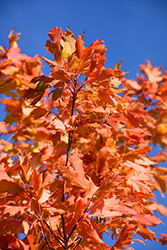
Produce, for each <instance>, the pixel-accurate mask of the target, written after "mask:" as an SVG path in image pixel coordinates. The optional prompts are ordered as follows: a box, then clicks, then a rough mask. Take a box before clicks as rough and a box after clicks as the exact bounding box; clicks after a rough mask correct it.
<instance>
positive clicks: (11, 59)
mask: <svg viewBox="0 0 167 250" xmlns="http://www.w3.org/2000/svg"><path fill="white" fill-rule="evenodd" d="M18 35H19V34H15V35H14V34H13V30H12V31H10V33H9V48H8V49H6V48H4V47H3V46H0V60H1V61H0V95H1V104H3V105H4V107H5V117H4V120H3V121H2V120H1V122H0V133H1V144H0V149H1V156H0V157H1V158H0V161H1V164H0V249H3V250H4V249H20V250H28V249H32V250H35V249H70V250H74V249H76V250H81V249H111V250H121V249H124V248H126V249H132V245H131V244H132V240H133V241H134V239H133V236H134V235H136V236H137V235H138V236H141V237H142V238H143V240H141V237H139V238H140V239H139V241H141V242H143V244H145V243H144V241H145V240H146V239H149V240H155V241H159V242H160V243H161V244H163V245H164V244H167V235H165V234H162V235H161V236H160V238H158V239H157V238H156V235H155V233H154V232H153V231H152V228H151V227H150V226H157V225H158V224H160V223H162V222H161V220H160V219H159V218H157V217H156V216H155V215H154V212H155V211H159V213H160V214H163V215H166V216H167V208H166V207H165V206H163V205H161V204H158V203H157V202H156V199H155V194H154V191H156V190H158V191H159V192H160V193H161V195H162V196H163V193H164V192H166V191H167V183H166V180H167V169H166V168H165V167H162V166H161V165H160V163H161V162H165V161H166V159H167V153H166V148H167V71H166V72H165V73H164V74H162V72H161V67H155V68H153V66H152V65H151V63H150V62H149V61H147V63H146V65H141V66H140V70H141V74H140V75H137V81H135V80H130V79H127V78H126V76H125V74H126V72H123V71H122V70H121V62H120V63H118V64H117V65H115V66H114V68H113V69H110V68H105V67H104V64H105V62H106V55H105V52H106V46H105V45H104V43H103V41H101V40H96V41H95V42H93V43H92V44H91V45H90V46H89V47H85V46H84V34H83V35H81V36H80V35H79V36H78V37H77V39H75V37H74V34H73V33H72V32H71V31H70V30H69V29H67V31H66V32H64V33H63V32H62V30H61V28H53V29H51V30H50V32H49V34H48V35H49V38H50V40H48V41H47V42H46V50H47V51H49V52H50V53H52V54H53V56H54V59H53V61H52V60H49V59H47V58H44V57H38V56H34V57H33V58H32V57H29V56H27V55H25V54H21V53H20V49H19V47H18V45H17V40H18ZM43 60H44V61H45V62H46V63H47V64H48V65H49V67H50V68H51V70H50V74H49V75H48V76H44V75H43V74H42V71H41V65H42V61H43ZM127 75H128V74H127ZM156 144H159V146H160V147H161V148H162V150H161V152H160V153H159V154H157V155H154V156H150V152H151V151H152V150H153V148H154V146H155V145H156ZM108 229H109V231H108ZM104 232H106V233H108V234H109V233H110V232H111V240H110V243H109V245H107V244H106V243H105V242H104V241H103V233H104ZM21 233H22V235H23V236H24V237H21ZM21 238H23V239H21Z"/></svg>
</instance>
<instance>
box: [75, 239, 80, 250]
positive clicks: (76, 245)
mask: <svg viewBox="0 0 167 250" xmlns="http://www.w3.org/2000/svg"><path fill="white" fill-rule="evenodd" d="M81 240H82V238H80V240H79V241H78V242H77V244H76V246H75V247H74V248H73V250H75V249H76V248H77V246H78V245H79V244H80V242H81Z"/></svg>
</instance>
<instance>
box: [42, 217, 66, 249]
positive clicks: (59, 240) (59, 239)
mask: <svg viewBox="0 0 167 250" xmlns="http://www.w3.org/2000/svg"><path fill="white" fill-rule="evenodd" d="M43 222H44V223H45V224H46V226H47V227H48V229H49V231H50V232H51V233H52V235H53V236H54V238H55V239H56V240H57V241H58V242H59V244H60V245H61V246H62V247H63V248H64V245H63V244H62V243H61V241H62V242H63V243H64V240H63V239H61V238H60V237H59V236H58V235H57V234H56V233H55V231H52V229H51V228H50V226H49V225H48V223H47V222H46V221H45V220H44V221H43Z"/></svg>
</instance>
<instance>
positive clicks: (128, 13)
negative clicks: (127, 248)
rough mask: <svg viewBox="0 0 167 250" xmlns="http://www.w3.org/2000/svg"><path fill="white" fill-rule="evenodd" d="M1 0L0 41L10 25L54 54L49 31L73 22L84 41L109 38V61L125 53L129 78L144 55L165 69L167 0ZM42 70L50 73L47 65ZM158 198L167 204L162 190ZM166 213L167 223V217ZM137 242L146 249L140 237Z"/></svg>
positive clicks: (23, 44)
mask: <svg viewBox="0 0 167 250" xmlns="http://www.w3.org/2000/svg"><path fill="white" fill-rule="evenodd" d="M0 6H1V14H0V23H1V25H0V45H3V46H5V47H8V32H9V30H11V29H13V28H14V27H16V28H17V29H16V32H20V33H21V39H20V41H19V47H20V48H21V52H22V53H25V54H27V55H29V56H34V55H35V54H38V55H40V56H45V57H48V58H50V59H53V58H52V56H51V55H50V54H49V53H48V52H46V50H45V43H46V40H47V39H48V36H47V33H48V32H49V30H50V29H51V28H53V27H55V26H57V27H61V28H62V29H63V31H65V30H66V27H69V29H70V30H71V31H72V32H73V33H74V34H75V36H77V35H78V34H82V33H83V32H84V31H86V33H85V46H89V45H90V44H91V43H92V42H93V41H94V40H96V39H101V40H103V41H104V42H105V44H106V45H107V52H106V54H107V62H106V64H105V66H106V67H110V68H112V67H113V66H114V65H115V64H116V63H118V62H120V61H121V60H122V59H125V61H124V62H123V64H122V70H124V71H129V73H128V74H127V75H126V76H127V77H128V78H134V79H135V78H136V73H137V72H139V65H140V64H144V63H145V59H148V60H150V61H151V63H152V64H153V66H159V65H162V70H163V72H164V70H167V0H126V1H125V0H84V1H82V0H80V1H79V0H61V1H60V0H59V1H58V0H29V1H23V0H1V1H0ZM43 72H44V74H48V73H49V68H47V67H45V68H43ZM0 112H2V108H1V107H0ZM1 116H2V115H1ZM158 201H159V202H160V203H162V204H166V205H167V201H165V200H164V199H162V198H161V197H160V196H159V195H158ZM160 218H162V217H160ZM162 219H164V221H165V223H166V225H167V219H166V218H162ZM156 232H157V233H159V232H163V233H167V226H164V225H161V226H160V227H159V229H157V230H156ZM109 241H110V239H109V238H107V242H108V243H109ZM111 244H112V242H111ZM134 248H135V250H138V249H145V247H144V245H142V244H138V243H135V245H134ZM157 248H158V249H159V250H161V249H163V250H165V249H166V246H163V247H162V246H161V245H160V244H157V243H155V242H149V241H147V250H149V249H152V250H153V249H157Z"/></svg>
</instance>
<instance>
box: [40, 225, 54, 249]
mask: <svg viewBox="0 0 167 250" xmlns="http://www.w3.org/2000/svg"><path fill="white" fill-rule="evenodd" d="M40 222H41V226H42V234H43V237H44V240H45V242H46V244H47V245H48V247H49V249H51V250H54V248H52V247H51V246H50V244H49V242H48V240H47V237H46V235H45V229H44V227H43V224H42V220H40Z"/></svg>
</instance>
